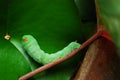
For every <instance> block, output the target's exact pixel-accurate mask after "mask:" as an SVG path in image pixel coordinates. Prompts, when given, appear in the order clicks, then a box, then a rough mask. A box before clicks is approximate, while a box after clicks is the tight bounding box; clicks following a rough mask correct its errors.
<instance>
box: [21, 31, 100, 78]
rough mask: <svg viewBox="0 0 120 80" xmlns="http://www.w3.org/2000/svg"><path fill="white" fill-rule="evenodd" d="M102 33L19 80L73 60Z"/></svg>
mask: <svg viewBox="0 0 120 80" xmlns="http://www.w3.org/2000/svg"><path fill="white" fill-rule="evenodd" d="M101 33H102V30H101V31H98V32H97V33H95V34H94V35H93V36H92V37H90V38H89V39H88V40H87V41H85V42H84V43H83V44H82V45H81V46H80V48H78V49H75V50H74V51H72V52H71V53H70V54H69V55H67V56H65V57H64V58H60V59H57V60H56V61H55V62H52V63H49V64H46V65H44V66H42V67H40V68H38V69H36V70H34V71H32V72H30V73H28V74H26V75H24V76H22V77H20V78H19V80H27V79H28V78H30V77H32V76H34V75H36V74H38V73H40V72H42V71H45V70H47V69H49V68H51V67H53V66H55V65H57V64H59V63H61V62H63V61H65V60H68V59H69V58H71V57H72V56H74V55H75V54H77V53H78V52H79V51H81V50H82V49H84V48H85V47H86V46H88V45H89V44H90V43H92V42H93V41H94V40H96V39H97V38H98V37H99V36H100V35H101Z"/></svg>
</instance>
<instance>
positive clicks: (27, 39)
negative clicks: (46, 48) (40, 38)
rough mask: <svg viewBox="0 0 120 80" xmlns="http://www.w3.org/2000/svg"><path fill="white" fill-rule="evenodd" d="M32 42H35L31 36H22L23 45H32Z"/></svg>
mask: <svg viewBox="0 0 120 80" xmlns="http://www.w3.org/2000/svg"><path fill="white" fill-rule="evenodd" d="M34 41H36V40H35V38H34V37H33V36H32V35H24V36H23V37H22V43H23V44H28V43H33V42H34Z"/></svg>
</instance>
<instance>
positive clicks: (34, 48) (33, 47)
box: [22, 35, 80, 65]
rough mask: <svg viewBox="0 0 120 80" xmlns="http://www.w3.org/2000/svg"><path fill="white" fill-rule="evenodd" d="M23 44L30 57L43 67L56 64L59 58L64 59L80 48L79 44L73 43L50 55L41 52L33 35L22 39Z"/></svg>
mask: <svg viewBox="0 0 120 80" xmlns="http://www.w3.org/2000/svg"><path fill="white" fill-rule="evenodd" d="M22 44H23V48H24V49H25V50H26V51H27V53H28V55H30V56H31V57H32V58H33V59H34V60H35V61H37V62H38V63H42V64H43V65H45V64H48V63H51V62H54V61H55V60H57V59H59V58H64V57H65V56H66V55H68V54H69V53H70V52H72V51H73V50H74V49H77V48H79V47H80V44H79V43H76V42H71V43H70V44H69V45H68V46H66V47H65V48H63V49H62V50H60V51H58V52H56V53H52V54H48V53H45V52H44V51H43V50H41V48H40V46H39V45H38V43H37V41H36V39H35V38H34V37H33V36H32V35H24V36H23V38H22Z"/></svg>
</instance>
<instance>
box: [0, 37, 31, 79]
mask: <svg viewBox="0 0 120 80" xmlns="http://www.w3.org/2000/svg"><path fill="white" fill-rule="evenodd" d="M29 71H31V68H30V64H29V63H28V62H27V61H26V59H25V58H24V57H23V55H22V54H21V53H20V52H19V51H18V50H17V49H16V48H15V47H14V46H13V45H12V44H10V43H9V41H6V40H4V39H3V38H0V79H1V80H9V79H12V80H18V77H20V76H22V75H23V74H25V73H27V72H29Z"/></svg>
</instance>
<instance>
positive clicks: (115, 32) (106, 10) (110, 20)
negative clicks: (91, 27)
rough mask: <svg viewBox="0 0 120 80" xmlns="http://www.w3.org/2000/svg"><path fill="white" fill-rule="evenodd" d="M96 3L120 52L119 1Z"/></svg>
mask: <svg viewBox="0 0 120 80" xmlns="http://www.w3.org/2000/svg"><path fill="white" fill-rule="evenodd" d="M97 3H98V6H99V8H100V13H101V15H102V18H103V20H104V21H105V25H106V27H107V29H109V31H110V33H111V35H112V37H113V40H114V42H115V44H116V45H117V47H118V50H120V41H119V40H120V32H119V30H120V5H119V3H120V0H117V1H114V0H97ZM108 3H109V4H108Z"/></svg>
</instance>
